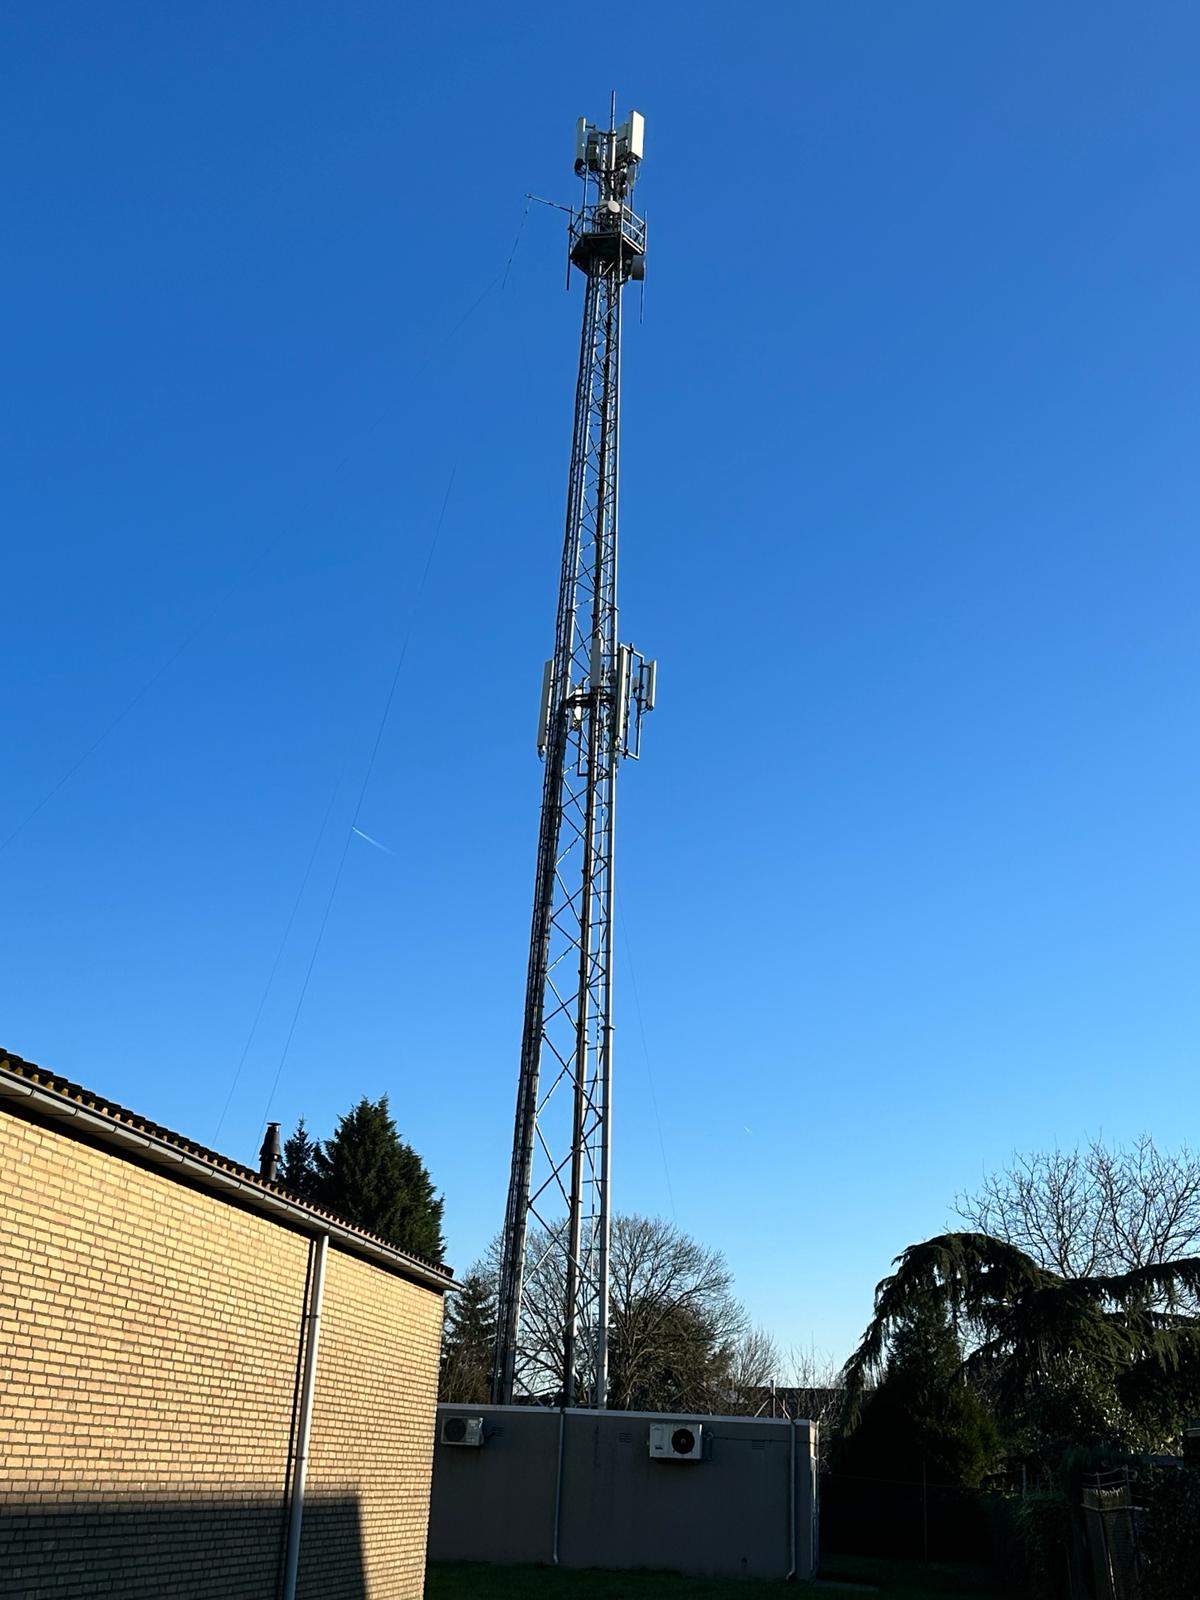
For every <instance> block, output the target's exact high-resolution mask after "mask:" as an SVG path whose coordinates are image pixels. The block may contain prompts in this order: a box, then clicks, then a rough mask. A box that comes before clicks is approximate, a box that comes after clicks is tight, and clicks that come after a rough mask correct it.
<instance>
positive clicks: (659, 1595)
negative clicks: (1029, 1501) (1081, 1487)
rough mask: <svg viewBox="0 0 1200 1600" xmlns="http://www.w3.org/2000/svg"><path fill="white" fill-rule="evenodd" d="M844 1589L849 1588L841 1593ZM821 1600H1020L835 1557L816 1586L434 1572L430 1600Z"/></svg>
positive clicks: (980, 1576) (987, 1580) (952, 1573)
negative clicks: (860, 1599) (873, 1598)
mask: <svg viewBox="0 0 1200 1600" xmlns="http://www.w3.org/2000/svg"><path fill="white" fill-rule="evenodd" d="M843 1585H845V1587H843ZM768 1592H769V1593H771V1594H778V1595H779V1596H780V1597H781V1600H782V1596H784V1595H785V1594H805V1595H809V1596H811V1597H812V1600H817V1597H819V1596H827V1597H829V1600H836V1597H837V1596H839V1595H840V1596H842V1597H844V1600H851V1597H852V1596H853V1595H855V1594H860V1595H862V1594H865V1595H878V1596H879V1597H880V1600H1018V1597H1015V1596H1013V1595H1011V1593H1010V1592H1009V1591H1007V1590H1005V1589H1003V1588H997V1586H996V1583H995V1581H994V1579H992V1577H991V1575H990V1574H988V1573H986V1572H980V1571H978V1570H977V1569H973V1568H969V1567H945V1566H938V1565H934V1566H930V1567H926V1566H925V1565H924V1564H923V1563H921V1562H906V1561H899V1562H897V1561H872V1560H869V1559H867V1558H865V1557H862V1558H859V1557H853V1556H846V1557H844V1558H843V1557H831V1558H830V1559H829V1561H828V1562H827V1563H825V1564H824V1565H823V1566H822V1570H821V1577H820V1579H819V1580H818V1582H816V1583H784V1582H782V1581H779V1580H776V1581H771V1580H764V1579H754V1578H684V1577H680V1576H679V1575H678V1574H677V1573H673V1572H576V1571H568V1570H567V1569H565V1568H562V1567H494V1566H488V1565H485V1564H483V1563H480V1562H456V1563H445V1564H438V1565H436V1566H431V1567H430V1568H429V1572H428V1576H427V1579H426V1584H425V1600H736V1597H737V1596H741V1597H742V1600H747V1597H748V1596H750V1595H763V1596H764V1600H765V1596H766V1594H767V1593H768Z"/></svg>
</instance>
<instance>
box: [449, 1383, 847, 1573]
mask: <svg viewBox="0 0 1200 1600" xmlns="http://www.w3.org/2000/svg"><path fill="white" fill-rule="evenodd" d="M448 1416H462V1417H472V1416H475V1417H478V1416H482V1417H483V1419H484V1443H483V1445H482V1446H481V1447H480V1448H478V1449H471V1448H467V1447H463V1446H458V1445H448V1444H441V1443H439V1444H438V1445H437V1447H436V1449H435V1452H434V1469H433V1497H432V1501H431V1505H430V1516H429V1559H430V1560H431V1561H490V1562H496V1563H499V1564H503V1565H516V1564H519V1563H524V1562H528V1563H549V1562H552V1561H553V1560H554V1558H555V1538H556V1526H555V1524H556V1513H555V1507H556V1500H557V1502H558V1515H557V1554H558V1561H559V1564H560V1565H562V1566H565V1567H609V1568H616V1569H622V1570H623V1569H629V1568H635V1567H648V1568H658V1569H660V1570H674V1571H678V1572H686V1573H691V1574H696V1575H712V1576H723V1577H740V1576H746V1577H754V1578H783V1577H786V1576H787V1574H788V1572H789V1571H790V1570H791V1568H792V1566H793V1562H794V1564H795V1567H796V1576H797V1577H798V1578H806V1577H810V1576H811V1575H812V1574H813V1572H814V1570H815V1555H816V1531H815V1530H816V1517H815V1514H814V1513H815V1507H814V1493H815V1484H816V1474H815V1463H814V1458H815V1452H816V1428H815V1426H813V1425H811V1424H809V1423H807V1422H798V1423H795V1424H792V1423H788V1422H783V1421H778V1422H776V1421H772V1420H770V1419H767V1418H748V1417H707V1416H705V1417H690V1418H687V1419H685V1420H687V1421H688V1422H690V1423H699V1424H700V1425H701V1427H702V1428H703V1436H704V1459H703V1460H702V1461H698V1462H689V1461H661V1460H654V1459H652V1458H651V1456H650V1454H649V1432H650V1425H651V1423H654V1422H662V1421H664V1420H667V1419H665V1418H663V1417H659V1416H655V1415H651V1414H649V1413H646V1412H633V1411H606V1412H595V1411H565V1412H558V1411H547V1410H543V1409H541V1408H537V1407H531V1406H460V1405H443V1406H439V1407H438V1420H439V1424H440V1422H441V1420H442V1419H443V1418H445V1417H448ZM560 1438H561V1494H559V1493H558V1490H559V1487H560ZM793 1541H794V1543H793ZM793 1549H794V1557H793Z"/></svg>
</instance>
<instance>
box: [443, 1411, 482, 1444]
mask: <svg viewBox="0 0 1200 1600" xmlns="http://www.w3.org/2000/svg"><path fill="white" fill-rule="evenodd" d="M440 1438H441V1441H442V1443H443V1444H465V1445H469V1446H471V1448H472V1449H475V1450H478V1449H479V1446H480V1445H481V1444H482V1443H483V1418H482V1417H443V1418H442V1427H441V1433H440Z"/></svg>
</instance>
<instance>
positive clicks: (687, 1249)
mask: <svg viewBox="0 0 1200 1600" xmlns="http://www.w3.org/2000/svg"><path fill="white" fill-rule="evenodd" d="M499 1256H500V1244H499V1240H496V1241H494V1242H493V1244H492V1246H491V1247H490V1249H489V1252H488V1255H487V1257H486V1258H485V1261H484V1262H483V1263H480V1268H481V1270H483V1271H485V1272H486V1273H487V1274H488V1275H489V1276H490V1277H491V1279H492V1281H493V1282H494V1281H496V1278H497V1277H498V1267H499ZM609 1276H610V1282H609V1296H610V1298H609V1338H610V1346H609V1395H608V1402H609V1404H610V1405H611V1406H613V1407H615V1408H618V1409H620V1410H639V1411H661V1410H673V1411H712V1410H718V1409H721V1406H722V1402H723V1401H725V1400H727V1399H728V1396H729V1394H730V1390H731V1387H732V1385H733V1383H734V1381H735V1380H734V1374H735V1373H736V1372H739V1371H740V1372H742V1373H743V1374H744V1373H746V1372H749V1371H750V1370H751V1368H752V1367H753V1366H754V1364H755V1362H757V1363H758V1364H759V1365H761V1362H762V1348H761V1344H759V1345H758V1346H757V1348H755V1347H754V1346H752V1345H750V1344H744V1341H745V1340H746V1336H747V1334H748V1333H749V1331H750V1330H749V1324H748V1319H747V1317H746V1313H745V1311H744V1310H743V1309H742V1307H741V1306H740V1305H739V1304H738V1302H737V1300H735V1299H734V1297H733V1292H732V1283H733V1279H732V1274H731V1273H730V1271H729V1268H728V1266H727V1265H726V1263H725V1258H724V1257H723V1256H722V1254H721V1253H720V1251H719V1250H711V1249H709V1248H708V1247H707V1246H705V1245H702V1244H698V1243H697V1242H696V1240H695V1239H692V1238H690V1237H689V1236H688V1235H687V1234H686V1233H683V1232H682V1231H681V1230H680V1229H679V1228H677V1227H675V1225H674V1224H673V1223H669V1222H665V1221H664V1220H663V1219H662V1218H661V1217H641V1216H628V1215H622V1216H619V1217H616V1218H615V1219H614V1221H613V1227H612V1240H611V1245H610V1251H609ZM564 1299H565V1261H564V1258H563V1252H562V1248H561V1245H560V1244H559V1243H558V1242H557V1239H556V1236H555V1235H553V1234H552V1233H549V1232H545V1231H544V1230H541V1229H532V1230H531V1231H530V1233H529V1235H528V1237H527V1239H526V1246H525V1295H524V1314H523V1317H522V1322H521V1349H520V1351H519V1355H518V1363H517V1371H518V1379H519V1383H520V1386H521V1387H522V1388H523V1389H524V1390H525V1391H526V1392H527V1393H529V1394H542V1395H555V1394H557V1393H559V1392H560V1391H561V1389H562V1383H563V1372H562V1349H563V1307H564Z"/></svg>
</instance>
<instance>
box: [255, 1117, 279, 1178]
mask: <svg viewBox="0 0 1200 1600" xmlns="http://www.w3.org/2000/svg"><path fill="white" fill-rule="evenodd" d="M279 1156H280V1149H279V1124H278V1123H277V1122H268V1123H267V1135H266V1138H265V1139H264V1140H263V1142H262V1149H261V1150H260V1151H259V1152H258V1175H259V1177H260V1178H265V1179H266V1180H267V1182H268V1183H278V1181H279Z"/></svg>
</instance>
